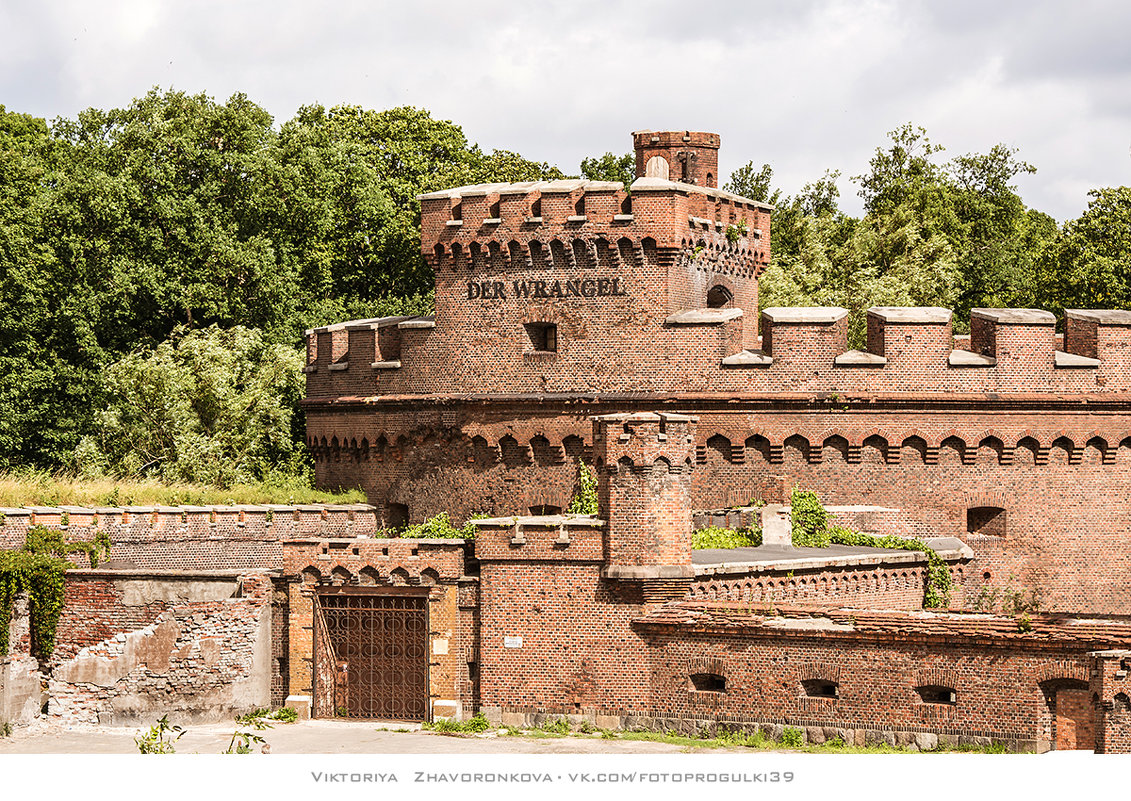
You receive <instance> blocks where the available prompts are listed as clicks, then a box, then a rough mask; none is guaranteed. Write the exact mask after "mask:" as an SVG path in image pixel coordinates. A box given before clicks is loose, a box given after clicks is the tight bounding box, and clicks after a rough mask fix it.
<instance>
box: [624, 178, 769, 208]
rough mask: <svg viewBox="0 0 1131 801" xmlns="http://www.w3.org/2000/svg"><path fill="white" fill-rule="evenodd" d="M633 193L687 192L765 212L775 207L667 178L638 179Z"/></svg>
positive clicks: (723, 190)
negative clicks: (741, 204)
mask: <svg viewBox="0 0 1131 801" xmlns="http://www.w3.org/2000/svg"><path fill="white" fill-rule="evenodd" d="M631 189H632V191H633V192H664V191H672V190H675V191H677V192H685V193H687V194H691V193H695V194H699V195H706V196H707V197H711V198H717V199H719V200H729V201H731V202H733V203H744V204H746V205H747V206H754V207H755V208H759V209H763V210H765V211H772V210H773V208H774V207H773V206H771V205H770V204H769V203H766V202H765V201H762V200H754V199H752V198H748V197H743V196H742V195H736V194H733V193H731V192H727V191H726V190H725V189H714V188H712V187H709V186H696V185H695V184H685V183H681V182H679V181H669V180H668V179H666V178H637V179H636V180H635V181H633V182H632V187H631Z"/></svg>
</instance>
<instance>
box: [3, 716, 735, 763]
mask: <svg viewBox="0 0 1131 801" xmlns="http://www.w3.org/2000/svg"><path fill="white" fill-rule="evenodd" d="M146 728H148V727H146ZM382 728H386V729H394V728H406V729H413V730H414V731H409V732H397V731H388V730H381V729H382ZM185 729H186V733H185V735H184V736H183V737H181V738H180V739H179V740H178V741H177V742H176V745H175V747H176V749H177V753H178V754H218V753H221V752H223V751H224V750H226V749H227V748H228V744H229V742H230V741H231V738H232V732H233V731H235V724H234V723H211V724H199V725H189V726H186V727H185ZM419 729H420V725H419V724H412V723H382V722H375V721H365V722H355V721H349V722H347V721H334V720H306V721H300V722H298V723H291V724H276V725H275V726H274V727H273V728H270V729H266V730H264V731H261V732H257V733H258V734H259V735H260V736H262V737H263V738H264V739H265V740H266V741H267V742H268V744H270V746H271V753H272V754H668V753H678V752H680V751H684V750H687V749H685V748H684V747H683V746H678V745H669V744H667V743H655V742H646V741H644V742H640V741H624V740H603V739H601V738H599V737H594V738H586V737H562V738H544V739H536V738H532V737H528V736H527V737H516V736H512V737H506V736H504V737H496V736H470V737H469V736H462V737H450V736H444V735H440V734H434V733H431V732H424V731H420V730H419ZM141 731H142V729H138V728H125V727H116V726H101V727H94V726H90V727H70V728H62V727H50V728H49V727H46V726H42V725H40V726H38V727H34V728H17V729H15V730H14V731H13V733H12V736H10V737H5V738H3V739H0V755H3V754H136V753H138V751H137V746H136V745H135V744H134V737H136V736H138V735H139V734H140V732H141ZM256 750H258V748H256ZM695 750H696V751H697V752H698V751H702V752H705V753H707V752H711V751H712V749H695ZM714 752H715V753H719V751H714Z"/></svg>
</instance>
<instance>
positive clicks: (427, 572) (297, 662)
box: [284, 538, 477, 716]
mask: <svg viewBox="0 0 1131 801" xmlns="http://www.w3.org/2000/svg"><path fill="white" fill-rule="evenodd" d="M464 560H465V556H464V544H463V541H462V540H411V539H370V538H364V539H357V538H353V539H326V540H297V539H296V540H292V541H288V542H287V543H286V545H285V547H284V562H285V572H286V573H287V575H288V576H290V577H292V580H291V583H290V585H289V591H288V597H287V604H288V608H289V626H288V628H287V640H288V648H289V655H288V661H287V664H288V668H289V675H288V682H287V683H288V687H289V691H290V693H292V694H296V695H314V693H315V690H316V687H315V682H314V674H315V670H316V669H319V670H331V668H330V667H329V666H327V665H322V666H319V665H316V664H315V641H314V637H315V621H314V618H315V614H316V611H317V603H318V601H317V598H318V594H319V592H320V590H321V589H330V588H333V589H334V590H335V591H345V592H349V588H350V587H357V588H358V590H359V591H362V589H363V588H364V591H379V589H380V588H382V587H389V588H395V587H415V586H420V587H429V588H430V590H429V591H428V593H427V598H428V601H427V603H428V622H429V631H428V644H429V646H428V647H429V649H430V651H431V655H430V657H429V687H428V694H429V699H428V700H429V707H428V708H429V709H430V710H432V709H435V710H436V714H438V715H441V716H451V715H461V714H462V710H463V704H467V705H468V706H471V705H472V702H473V696H472V689H471V686H470V684H471V681H470V679H469V678H468V666H467V663H468V661H474V660H469V659H468V655H469V654H471V655H474V652H475V642H474V636H475V629H474V622H473V621H474V614H475V604H476V602H477V599H476V597H475V594H474V592H473V591H471V590H470V589H469V588H470V587H472V586H474V580H472V579H468V578H467V577H465V576H464V572H465V570H464ZM461 579H463V581H462V583H461ZM327 651H328V648H327V647H326V644H324V646H323V648H322V649H321V653H326V652H327ZM320 675H323V674H320ZM331 684H332V682H331V680H330V674H329V673H326V674H324V675H323V678H322V679H321V680H320V681H319V685H320V686H321V687H322V688H323V689H324V688H326V687H329V686H331Z"/></svg>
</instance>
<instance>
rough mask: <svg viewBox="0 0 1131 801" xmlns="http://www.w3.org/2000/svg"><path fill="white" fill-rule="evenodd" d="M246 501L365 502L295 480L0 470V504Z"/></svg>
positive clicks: (356, 494) (357, 495) (358, 494)
mask: <svg viewBox="0 0 1131 801" xmlns="http://www.w3.org/2000/svg"><path fill="white" fill-rule="evenodd" d="M243 503H247V504H252V503H365V493H364V492H362V491H361V490H349V491H346V492H340V493H333V492H322V491H319V490H315V489H311V488H310V487H308V486H306V485H305V483H304V482H302V481H300V480H298V479H295V480H293V481H289V482H279V483H270V484H263V483H261V484H237V485H234V486H231V487H228V488H226V489H222V488H219V487H209V486H203V485H199V484H165V483H162V482H160V481H157V480H154V479H142V480H128V479H112V478H97V479H80V478H75V477H73V476H68V475H64V474H58V473H48V472H45V471H34V470H19V471H15V472H9V473H0V506H7V507H20V506H179V505H182V504H187V505H192V506H216V505H224V504H243Z"/></svg>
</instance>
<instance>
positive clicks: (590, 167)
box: [581, 153, 636, 187]
mask: <svg viewBox="0 0 1131 801" xmlns="http://www.w3.org/2000/svg"><path fill="white" fill-rule="evenodd" d="M581 177H582V178H588V179H589V180H590V181H619V182H620V183H622V184H624V185H625V186H626V187H628V186H632V182H633V181H635V180H636V155H635V154H634V153H625V154H624V155H623V156H614V155H613V154H612V153H606V154H605V155H603V156H591V157H589V158H585V159H582V160H581Z"/></svg>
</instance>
